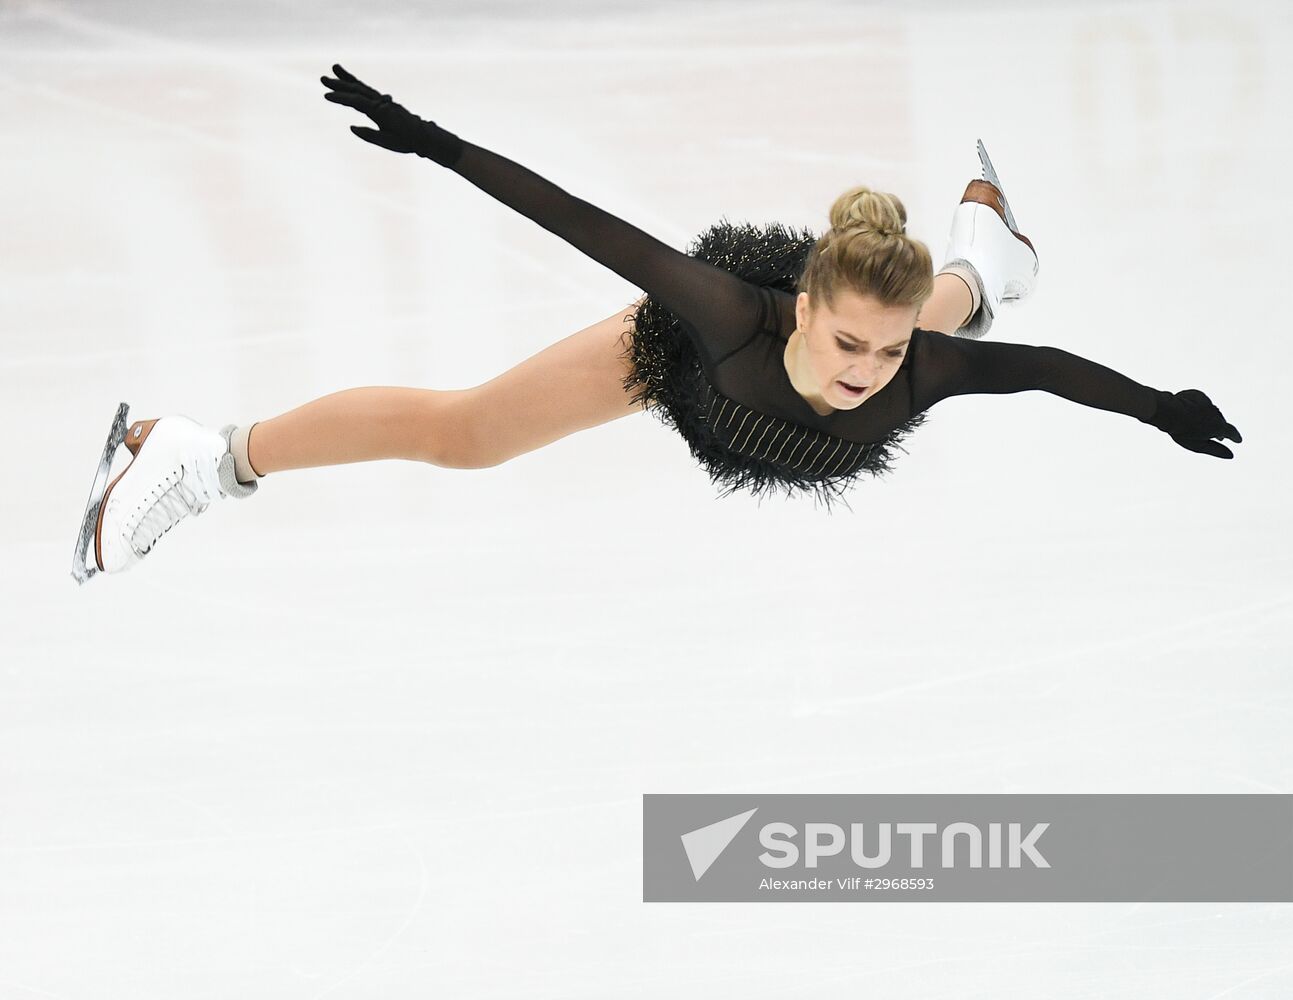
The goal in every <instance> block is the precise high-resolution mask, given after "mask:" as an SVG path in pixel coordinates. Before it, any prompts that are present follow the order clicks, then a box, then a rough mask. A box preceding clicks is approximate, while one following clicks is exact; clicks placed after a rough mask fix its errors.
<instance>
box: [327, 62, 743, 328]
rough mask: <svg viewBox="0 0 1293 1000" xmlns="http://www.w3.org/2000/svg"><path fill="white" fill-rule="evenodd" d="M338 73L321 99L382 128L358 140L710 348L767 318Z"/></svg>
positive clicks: (513, 168)
mask: <svg viewBox="0 0 1293 1000" xmlns="http://www.w3.org/2000/svg"><path fill="white" fill-rule="evenodd" d="M333 72H334V73H336V74H337V78H336V79H333V78H330V77H326V76H325V77H322V81H323V83H324V85H325V86H327V87H328V88H329V92H328V93H326V94H324V97H325V98H327V99H328V100H330V101H333V102H334V103H337V104H344V105H346V106H348V107H352V108H355V109H357V110H359V111H362V112H363V113H364V114H366V115H367V116H368V117H369V118H370V119H372V120H373V121H374V122H375V123H376V124H377V125H379V126H380V130H377V129H371V128H364V127H360V126H352V127H351V131H352V132H354V133H355V134H356V135H357V136H359V137H360V138H361V139H365V140H367V141H368V142H371V143H374V144H375V145H378V146H382V147H383V148H385V149H390V150H393V151H395V152H400V153H416V154H417V155H419V156H423V157H426V158H427V159H431V160H434V161H436V162H437V163H439V164H441V165H442V166H445V167H448V168H449V169H450V170H453V171H454V172H455V173H457V174H459V175H461V176H462V177H465V178H466V179H467V180H469V181H471V183H472V184H474V185H476V186H477V187H478V188H480V189H481V190H482V191H484V192H485V193H486V194H489V195H492V196H493V197H494V198H497V199H498V200H499V201H501V202H502V203H503V204H505V205H507V206H509V207H511V208H514V209H516V211H518V212H520V213H521V214H522V215H524V216H526V217H527V218H529V219H531V220H533V221H534V222H537V223H538V224H539V225H540V226H542V227H543V228H544V229H546V230H548V231H549V232H550V233H553V234H555V235H557V236H559V237H561V238H562V239H563V240H565V241H566V242H567V243H569V244H570V245H571V246H573V247H575V248H576V249H577V250H580V251H582V252H583V253H585V254H587V255H588V256H589V257H591V258H593V260H595V261H597V262H598V263H600V264H603V265H605V266H606V267H608V268H610V269H611V270H612V271H614V272H615V273H616V274H618V275H619V276H620V277H622V278H624V279H625V280H627V281H630V282H632V283H633V284H634V285H636V286H638V287H639V288H641V289H643V290H644V291H646V292H648V293H649V294H650V295H651V296H652V297H653V298H655V299H656V300H657V301H658V302H659V303H660V304H661V305H663V306H664V307H665V308H666V309H668V310H669V311H670V312H671V313H673V314H674V315H675V316H676V317H678V319H679V320H680V321H681V322H682V323H683V324H684V326H686V327H688V328H690V330H691V332H692V333H693V335H695V336H697V337H698V338H700V339H702V340H704V341H705V342H706V344H707V345H708V346H710V347H711V348H714V349H716V350H721V349H722V348H723V347H724V346H725V344H726V342H728V341H729V340H730V339H731V338H733V337H740V336H741V335H742V334H743V333H744V334H745V335H748V333H749V331H750V329H751V328H752V326H754V325H755V324H757V323H760V322H762V321H763V318H762V317H761V316H760V308H761V306H760V302H761V300H760V298H759V296H758V294H757V289H756V288H755V287H754V286H753V285H750V284H747V283H746V282H744V281H742V280H741V279H740V278H737V277H736V276H735V275H733V274H731V273H729V272H727V271H724V270H723V269H722V268H718V267H715V266H713V265H712V264H708V263H705V262H704V261H699V260H696V259H695V258H693V257H689V256H687V255H686V254H684V253H682V252H680V251H678V250H675V249H673V248H672V247H670V246H668V245H667V244H665V243H662V242H661V241H660V240H657V239H656V238H655V237H653V236H650V235H648V234H647V233H645V232H643V231H642V230H640V229H638V228H636V227H635V226H631V225H629V224H628V223H627V222H624V221H623V220H622V219H618V218H616V217H615V216H613V215H611V214H610V213H609V212H605V211H603V210H602V209H600V208H598V207H597V206H595V205H592V204H589V203H588V202H586V201H584V200H582V199H580V198H576V197H575V196H574V195H572V194H570V193H568V192H566V191H564V190H562V189H561V188H559V187H557V185H555V184H553V183H551V182H550V181H547V180H545V179H544V178H542V177H540V176H539V175H538V174H536V173H535V172H534V171H532V170H529V169H527V168H526V167H523V166H521V165H520V164H519V163H515V162H513V161H512V160H509V159H507V158H505V157H502V156H499V155H498V154H497V153H492V152H490V151H489V150H487V149H483V148H481V147H480V146H476V145H473V144H472V143H470V142H466V141H464V140H462V139H460V138H459V137H458V136H456V135H454V134H453V133H452V132H448V131H446V130H445V129H442V128H440V127H439V126H438V125H436V124H435V122H430V121H424V120H423V119H421V118H418V117H417V116H416V115H414V114H412V113H411V112H409V111H408V110H406V109H405V108H403V107H401V106H400V105H398V104H396V103H394V102H393V101H392V100H391V98H390V95H389V94H379V93H378V92H377V91H376V90H374V89H373V88H372V87H369V86H368V85H367V84H365V83H363V82H362V81H360V80H358V79H356V78H355V77H354V76H353V75H351V74H350V73H347V72H346V71H345V70H344V69H343V68H342V67H341V66H333Z"/></svg>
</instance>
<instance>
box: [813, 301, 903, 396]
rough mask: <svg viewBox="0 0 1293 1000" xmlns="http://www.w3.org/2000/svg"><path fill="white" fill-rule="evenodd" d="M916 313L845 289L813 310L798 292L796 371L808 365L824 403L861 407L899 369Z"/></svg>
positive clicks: (886, 383)
mask: <svg viewBox="0 0 1293 1000" xmlns="http://www.w3.org/2000/svg"><path fill="white" fill-rule="evenodd" d="M919 312H920V307H919V306H886V305H882V304H881V303H880V301H879V300H878V299H874V298H871V297H870V296H864V295H858V294H857V293H856V292H852V291H848V290H841V291H839V292H836V294H835V295H834V301H832V303H831V304H830V305H827V304H826V303H825V302H819V303H818V304H817V306H816V307H815V308H814V307H813V306H812V305H811V304H810V302H809V298H808V293H807V292H802V293H800V295H799V301H798V302H797V303H796V307H795V315H796V318H797V319H798V321H799V331H800V336H801V338H802V340H803V343H802V346H801V348H800V350H801V352H802V360H801V369H800V370H801V372H802V371H803V367H802V366H803V364H804V363H806V367H807V369H808V374H809V376H810V377H811V379H812V380H813V382H814V384H815V386H816V388H817V391H818V392H819V393H820V394H821V397H822V399H824V400H825V401H826V402H827V403H828V404H829V405H830V406H832V407H834V408H835V409H837V410H852V409H854V408H855V407H858V406H861V405H862V404H863V403H865V402H866V401H867V400H868V399H870V398H871V397H872V396H874V395H875V394H876V393H877V392H879V391H880V390H881V389H883V388H884V387H885V386H886V385H888V384H889V382H890V380H891V379H892V378H893V377H894V375H896V374H897V373H898V369H899V368H900V367H902V359H903V358H904V357H905V356H906V354H907V348H908V346H909V344H910V343H911V334H912V330H913V329H914V328H915V326H916V315H917V314H918V313H919Z"/></svg>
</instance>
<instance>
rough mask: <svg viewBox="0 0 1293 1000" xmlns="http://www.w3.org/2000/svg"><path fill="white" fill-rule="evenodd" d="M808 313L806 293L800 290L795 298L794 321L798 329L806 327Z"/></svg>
mask: <svg viewBox="0 0 1293 1000" xmlns="http://www.w3.org/2000/svg"><path fill="white" fill-rule="evenodd" d="M808 315H809V310H808V293H807V292H800V293H799V296H798V298H796V299H795V323H796V325H797V326H798V327H799V329H801V330H804V329H807V327H808Z"/></svg>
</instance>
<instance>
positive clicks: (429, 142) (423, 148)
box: [319, 65, 462, 167]
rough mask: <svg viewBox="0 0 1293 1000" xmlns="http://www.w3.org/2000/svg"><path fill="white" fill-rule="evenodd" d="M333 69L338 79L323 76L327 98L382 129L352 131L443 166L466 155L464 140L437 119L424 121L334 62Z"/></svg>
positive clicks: (378, 144)
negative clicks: (361, 115)
mask: <svg viewBox="0 0 1293 1000" xmlns="http://www.w3.org/2000/svg"><path fill="white" fill-rule="evenodd" d="M332 72H334V73H336V74H337V77H336V79H333V78H332V77H328V76H321V77H319V79H320V80H321V81H322V83H323V85H324V86H325V87H327V88H328V91H329V92H328V93H326V94H324V95H323V97H324V99H325V100H328V101H332V102H333V103H334V104H344V105H346V106H347V107H350V108H354V109H355V110H357V111H362V112H363V113H364V114H366V115H367V116H368V117H369V118H371V119H372V120H373V122H374V123H375V124H376V125H377V126H379V128H380V131H378V129H372V128H364V127H363V126H360V125H352V126H350V131H352V132H354V133H355V135H357V136H359V138H361V139H364V140H366V141H368V142H371V143H373V144H374V145H377V146H381V147H382V148H383V149H389V150H393V151H394V152H396V153H416V154H417V155H418V156H425V157H426V158H427V159H429V160H435V161H436V163H439V164H440V165H441V166H443V167H452V166H453V165H454V163H456V162H457V160H458V157H459V156H460V155H461V154H462V140H461V139H459V138H458V137H457V136H456V135H454V134H453V133H452V132H446V131H445V130H444V129H442V128H441V127H440V126H439V125H437V124H436V123H435V122H429V121H424V120H423V119H421V118H419V117H418V116H417V115H415V114H413V113H412V112H411V111H409V110H408V109H407V108H404V107H402V106H401V105H399V104H396V103H395V102H394V101H393V100H391V95H390V94H379V93H378V92H377V91H376V90H374V89H373V88H372V87H370V86H368V84H366V83H364V82H363V81H362V80H360V79H358V78H357V77H355V76H353V75H352V74H350V73H347V72H346V71H345V69H343V68H342V67H341V66H340V65H334V66H333V67H332Z"/></svg>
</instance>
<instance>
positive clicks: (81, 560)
mask: <svg viewBox="0 0 1293 1000" xmlns="http://www.w3.org/2000/svg"><path fill="white" fill-rule="evenodd" d="M129 413H130V406H129V405H128V404H126V403H122V404H120V405H119V406H118V407H117V415H116V417H114V418H113V421H112V429H111V430H110V431H109V432H108V440H107V443H106V444H104V446H103V456H102V457H101V458H100V459H99V469H98V471H97V472H95V474H94V483H93V484H92V485H91V486H90V499H89V500H88V501H86V504H85V517H83V518H82V519H81V533H80V534H79V535H78V536H77V539H76V553H75V554H74V555H73V556H72V577H73V579H75V580H76V582H77V583H78V584H80V583H85V581H86V580H88V579H90V577H92V576H94V574H95V573H97V572H99V566H98V563H97V562H96V561H94V560H93V559H91V558H89V552H90V546H91V545H92V544H93V543H94V532H95V529H96V528H97V526H98V523H99V507H100V506H101V505H102V504H103V494H104V493H105V492H106V491H107V489H108V474H109V472H110V471H111V469H112V459H113V458H114V457H115V456H116V454H117V449H118V448H119V447H120V446H121V444H122V442H124V441H125V440H126V426H127V425H126V417H127V415H128V414H129Z"/></svg>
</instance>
